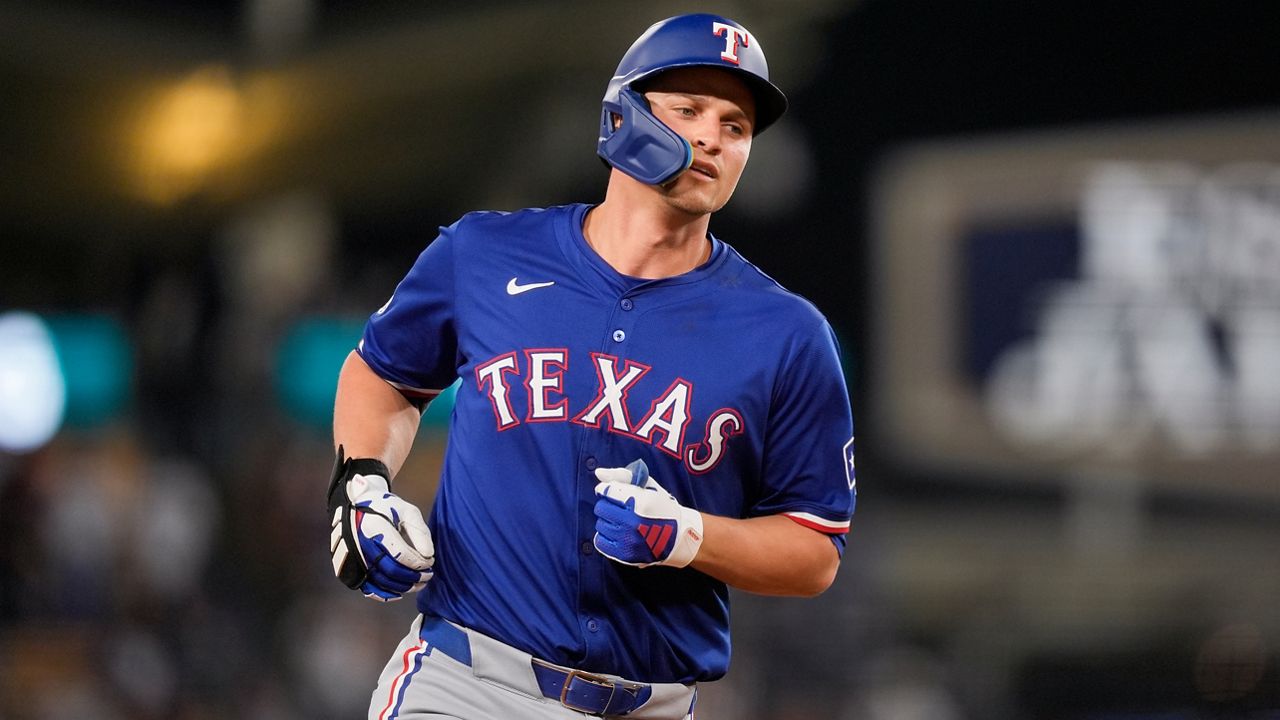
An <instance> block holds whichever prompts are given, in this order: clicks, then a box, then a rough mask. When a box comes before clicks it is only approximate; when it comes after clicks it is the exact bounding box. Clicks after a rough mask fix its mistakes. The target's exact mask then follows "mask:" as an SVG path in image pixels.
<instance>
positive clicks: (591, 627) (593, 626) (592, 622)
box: [587, 618, 600, 632]
mask: <svg viewBox="0 0 1280 720" xmlns="http://www.w3.org/2000/svg"><path fill="white" fill-rule="evenodd" d="M587 629H588V630H590V631H591V632H596V631H597V630H599V629H600V623H598V622H596V621H595V618H592V619H590V620H588V621H587Z"/></svg>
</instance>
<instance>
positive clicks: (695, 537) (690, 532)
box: [661, 505, 706, 568]
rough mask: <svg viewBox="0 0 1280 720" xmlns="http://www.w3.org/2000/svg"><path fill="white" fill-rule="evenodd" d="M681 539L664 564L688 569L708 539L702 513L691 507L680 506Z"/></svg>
mask: <svg viewBox="0 0 1280 720" xmlns="http://www.w3.org/2000/svg"><path fill="white" fill-rule="evenodd" d="M679 523H680V525H679V527H680V538H679V539H678V540H676V545H675V547H674V548H672V549H671V555H670V556H669V557H667V559H666V560H665V561H664V562H662V563H661V564H663V565H669V566H671V567H678V568H682V567H688V566H689V564H690V563H692V562H693V561H694V560H695V559H696V558H697V557H698V552H699V551H700V550H702V541H703V539H704V538H705V537H706V534H705V532H704V530H703V522H702V513H700V512H698V511H697V510H694V509H693V508H691V507H685V506H684V505H681V506H680V520H679Z"/></svg>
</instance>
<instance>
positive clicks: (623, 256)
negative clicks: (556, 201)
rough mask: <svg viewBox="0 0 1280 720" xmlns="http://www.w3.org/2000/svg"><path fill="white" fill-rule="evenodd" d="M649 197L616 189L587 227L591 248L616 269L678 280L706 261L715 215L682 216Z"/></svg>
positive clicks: (584, 229)
mask: <svg viewBox="0 0 1280 720" xmlns="http://www.w3.org/2000/svg"><path fill="white" fill-rule="evenodd" d="M649 195H650V197H645V196H644V195H643V194H638V193H626V192H618V191H616V189H615V188H614V187H613V186H612V185H611V186H610V190H609V193H608V194H607V195H606V196H605V200H604V202H602V203H601V204H600V205H598V206H596V207H595V208H593V209H592V210H591V212H589V213H588V214H587V217H586V220H585V221H584V222H583V227H582V232H583V235H584V236H585V237H586V239H587V243H588V244H589V245H590V246H591V247H592V249H594V250H595V251H596V253H597V254H599V255H600V257H601V258H603V259H604V261H605V262H607V263H609V265H610V266H612V267H613V269H615V270H617V271H618V272H620V273H622V274H623V275H629V276H631V277H637V278H648V279H656V278H664V277H673V276H675V275H681V274H683V273H686V272H689V271H690V270H693V269H694V268H696V267H698V266H699V265H701V264H702V263H704V262H706V261H707V258H708V257H709V256H710V254H711V242H710V241H709V240H708V239H707V228H708V227H709V225H710V222H711V216H710V215H709V214H706V215H691V214H688V213H685V212H682V211H680V210H678V209H675V208H672V207H670V206H669V205H667V204H666V203H665V202H663V201H662V200H661V198H660V197H658V196H656V195H653V194H652V193H650V194H649Z"/></svg>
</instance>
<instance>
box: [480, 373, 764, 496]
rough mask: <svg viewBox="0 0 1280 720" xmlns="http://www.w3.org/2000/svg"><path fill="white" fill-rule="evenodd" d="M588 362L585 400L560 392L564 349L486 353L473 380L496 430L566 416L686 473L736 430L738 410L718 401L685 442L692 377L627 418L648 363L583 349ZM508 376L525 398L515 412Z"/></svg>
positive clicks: (704, 468)
mask: <svg viewBox="0 0 1280 720" xmlns="http://www.w3.org/2000/svg"><path fill="white" fill-rule="evenodd" d="M591 365H592V367H593V369H594V370H595V374H596V387H595V394H594V396H593V397H591V398H587V399H585V401H584V399H580V398H569V397H566V396H565V395H564V394H563V393H564V382H563V380H564V373H565V372H566V371H567V370H568V367H569V351H568V349H566V348H539V349H530V350H524V351H523V352H518V351H512V352H508V353H504V354H502V355H499V356H497V357H495V358H492V359H490V360H486V361H485V362H482V363H480V364H479V365H477V366H476V369H475V377H476V387H478V388H479V389H480V391H481V392H482V393H485V394H486V395H487V396H488V398H489V402H490V404H491V405H492V406H493V415H494V420H495V422H496V423H497V428H498V431H499V432H502V431H506V430H510V429H511V428H514V427H516V426H518V425H521V424H524V423H540V422H573V423H577V424H579V425H583V426H585V427H591V428H597V429H604V430H607V431H609V432H614V433H618V434H621V435H626V436H628V437H632V438H635V439H638V440H641V441H644V442H647V443H649V444H650V445H653V446H654V447H657V448H658V449H659V450H662V451H663V452H665V453H667V454H668V455H670V456H672V457H674V458H677V459H679V460H681V461H682V462H683V463H684V466H685V468H686V469H688V471H689V472H691V473H694V474H701V473H705V472H708V471H710V470H711V469H712V468H714V467H715V466H716V465H717V464H719V463H720V460H721V459H722V458H723V457H724V454H725V450H726V447H725V445H726V443H727V442H728V440H729V438H731V437H733V436H735V435H739V434H741V433H742V430H743V423H742V415H741V413H739V412H738V411H737V410H735V409H733V408H720V409H719V410H716V411H715V412H713V413H711V416H710V417H709V418H708V419H707V424H706V428H705V430H704V432H703V435H702V438H701V440H700V441H699V442H696V443H689V444H686V443H685V431H686V430H687V429H688V426H689V422H690V411H689V409H690V407H691V405H692V402H693V393H694V387H693V383H691V382H689V381H687V380H685V379H683V378H676V379H675V380H674V381H672V383H671V384H670V385H668V386H667V388H666V389H665V390H663V391H662V392H661V393H659V394H658V395H657V396H656V397H654V398H653V400H652V401H651V402H650V403H649V408H648V411H647V412H646V413H645V414H644V416H643V417H641V418H639V419H638V420H633V419H632V417H631V409H630V407H629V401H630V400H631V392H632V390H634V389H635V388H636V387H637V386H638V385H640V380H641V378H643V377H644V376H645V375H647V374H648V372H649V370H650V367H649V366H648V365H645V364H643V363H638V362H636V361H634V360H628V359H624V358H618V357H615V356H613V355H609V354H606V353H598V352H593V353H591ZM513 382H519V383H521V384H523V385H524V387H525V389H526V390H527V396H528V402H527V404H526V407H525V408H524V410H523V412H517V410H516V408H515V405H514V404H513V402H512V400H511V387H512V383H513ZM571 400H572V401H573V402H574V404H573V405H571ZM579 402H580V403H581V404H580V405H579V404H577V403H579Z"/></svg>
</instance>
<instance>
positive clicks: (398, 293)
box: [358, 223, 458, 402]
mask: <svg viewBox="0 0 1280 720" xmlns="http://www.w3.org/2000/svg"><path fill="white" fill-rule="evenodd" d="M457 227H458V226H457V224H456V223H455V224H454V225H452V226H450V227H447V228H441V229H440V234H439V236H437V237H436V239H435V240H434V241H432V242H431V244H429V245H428V246H427V247H426V249H424V250H423V251H422V253H421V254H419V255H418V259H417V260H416V261H415V262H414V264H413V267H412V268H410V269H409V272H408V274H406V275H405V277H404V279H402V280H401V281H400V284H399V285H397V286H396V289H395V292H394V293H393V294H392V296H391V299H389V300H387V303H386V304H385V305H383V306H382V307H381V308H380V309H379V310H378V311H377V312H375V313H374V314H373V315H372V316H370V317H369V321H368V322H367V323H366V324H365V328H364V337H363V338H362V339H361V340H360V345H359V348H358V350H359V352H360V356H361V357H362V358H364V361H365V362H366V363H367V364H368V365H369V367H370V368H372V369H373V371H374V372H375V373H377V374H378V375H380V376H381V377H382V379H384V380H386V381H387V382H389V383H391V385H393V386H394V387H396V388H397V389H399V390H400V392H401V393H403V394H404V395H405V396H406V397H408V398H410V399H411V400H415V401H419V402H421V401H430V400H431V399H432V398H434V397H435V396H437V395H439V394H440V393H441V392H442V391H443V390H444V389H445V388H447V387H449V385H451V384H452V383H453V381H454V379H455V378H456V376H457V345H458V342H457V330H456V328H455V325H454V322H455V319H456V312H455V308H456V303H455V296H454V278H455V273H454V262H453V255H454V254H453V244H454V242H455V240H454V234H455V232H456V230H457Z"/></svg>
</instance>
